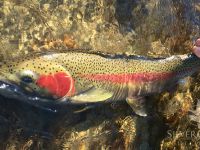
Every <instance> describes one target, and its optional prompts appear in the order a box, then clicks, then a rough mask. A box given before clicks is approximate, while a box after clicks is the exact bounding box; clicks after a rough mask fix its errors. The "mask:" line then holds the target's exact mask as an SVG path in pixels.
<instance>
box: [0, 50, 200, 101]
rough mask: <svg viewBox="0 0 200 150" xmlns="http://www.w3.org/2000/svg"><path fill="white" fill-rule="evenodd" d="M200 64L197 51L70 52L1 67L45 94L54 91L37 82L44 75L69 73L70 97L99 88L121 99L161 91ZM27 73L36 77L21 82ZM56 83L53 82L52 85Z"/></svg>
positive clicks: (17, 80)
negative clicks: (157, 54)
mask: <svg viewBox="0 0 200 150" xmlns="http://www.w3.org/2000/svg"><path fill="white" fill-rule="evenodd" d="M199 67H200V59H199V58H197V57H196V56H195V55H193V54H189V55H177V56H171V57H169V58H165V59H145V58H143V57H109V56H103V55H98V54H91V53H82V52H66V53H53V54H43V55H36V56H32V57H30V56H27V57H26V56H25V57H23V58H19V59H15V60H13V61H6V62H4V63H2V65H1V68H0V69H1V72H2V76H4V77H5V78H6V80H8V81H11V82H14V83H17V84H19V85H23V86H24V85H25V87H26V88H27V89H29V90H33V91H36V92H38V93H40V94H42V95H45V94H51V93H50V92H49V91H48V90H46V89H43V88H41V86H39V85H38V84H37V83H38V82H37V81H38V80H39V79H41V78H40V77H41V76H44V75H54V74H55V73H66V76H69V77H70V81H71V80H73V82H69V81H68V82H67V83H68V84H69V83H70V84H71V83H73V85H70V86H72V88H71V87H69V88H67V89H73V92H72V91H70V92H71V93H73V94H71V95H70V94H69V93H68V96H73V95H77V94H79V93H82V92H85V91H87V90H89V89H91V88H93V87H95V88H99V89H104V90H105V91H109V92H112V93H113V96H112V98H111V99H112V100H121V99H125V98H127V97H135V96H146V95H150V94H153V93H160V92H162V91H163V90H166V89H168V88H170V87H171V86H172V85H174V84H176V83H177V81H178V80H179V79H181V78H184V77H185V76H189V75H191V74H193V73H194V72H196V71H198V69H199ZM27 75H28V76H29V77H31V79H32V80H33V81H32V82H31V83H24V81H21V80H23V77H24V76H27ZM47 81H49V80H47ZM47 81H46V82H47ZM55 82H57V81H55ZM21 83H23V84H21ZM53 83H54V82H53V81H52V85H53ZM44 85H45V84H44ZM46 85H47V84H46ZM48 85H49V84H48ZM52 85H51V86H52ZM58 87H59V86H56V87H53V88H58ZM47 89H48V87H47ZM62 93H63V91H62ZM66 95H67V93H66Z"/></svg>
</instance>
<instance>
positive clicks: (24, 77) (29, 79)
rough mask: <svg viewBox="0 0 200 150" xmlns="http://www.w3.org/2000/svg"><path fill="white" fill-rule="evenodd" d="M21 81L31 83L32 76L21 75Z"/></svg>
mask: <svg viewBox="0 0 200 150" xmlns="http://www.w3.org/2000/svg"><path fill="white" fill-rule="evenodd" d="M21 81H23V82H25V83H32V82H33V78H32V77H30V76H22V77H21Z"/></svg>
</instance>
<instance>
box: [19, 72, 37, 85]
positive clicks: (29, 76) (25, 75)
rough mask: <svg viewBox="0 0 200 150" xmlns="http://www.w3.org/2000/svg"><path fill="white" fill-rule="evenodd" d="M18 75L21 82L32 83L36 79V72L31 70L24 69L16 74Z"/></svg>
mask: <svg viewBox="0 0 200 150" xmlns="http://www.w3.org/2000/svg"><path fill="white" fill-rule="evenodd" d="M18 77H19V79H20V80H21V81H22V82H23V83H33V82H34V81H35V80H36V79H37V74H35V73H34V72H33V71H31V70H24V71H22V72H20V73H19V74H18Z"/></svg>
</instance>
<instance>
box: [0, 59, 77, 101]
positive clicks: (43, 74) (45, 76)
mask: <svg viewBox="0 0 200 150" xmlns="http://www.w3.org/2000/svg"><path fill="white" fill-rule="evenodd" d="M0 72H1V80H5V81H8V82H10V83H12V84H17V85H18V86H20V87H21V88H23V89H24V90H25V91H28V92H32V93H36V94H38V95H40V96H44V97H53V98H55V99H59V98H62V97H65V96H71V95H73V94H74V91H75V88H74V80H73V78H72V76H71V74H70V73H69V72H68V71H67V70H66V69H65V68H64V67H63V66H62V65H61V64H59V63H57V62H52V61H50V60H45V59H42V58H35V59H22V60H17V61H13V62H5V63H4V64H2V65H1V67H0Z"/></svg>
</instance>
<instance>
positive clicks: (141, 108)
mask: <svg viewBox="0 0 200 150" xmlns="http://www.w3.org/2000/svg"><path fill="white" fill-rule="evenodd" d="M126 102H127V103H128V104H129V106H130V107H131V108H132V109H133V111H134V112H135V113H136V114H137V115H139V116H143V117H146V116H147V113H146V107H145V98H144V97H127V98H126Z"/></svg>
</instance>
